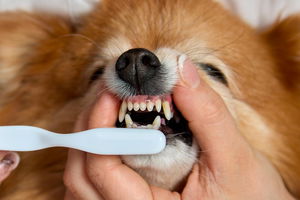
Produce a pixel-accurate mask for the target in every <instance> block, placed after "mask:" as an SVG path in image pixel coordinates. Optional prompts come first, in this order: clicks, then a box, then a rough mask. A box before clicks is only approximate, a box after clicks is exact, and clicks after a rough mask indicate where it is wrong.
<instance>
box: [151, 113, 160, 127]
mask: <svg viewBox="0 0 300 200" xmlns="http://www.w3.org/2000/svg"><path fill="white" fill-rule="evenodd" d="M160 123H161V118H160V116H159V115H158V116H156V117H155V119H154V121H153V123H152V126H153V128H154V129H159V127H160Z"/></svg>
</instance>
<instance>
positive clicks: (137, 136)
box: [55, 128, 166, 155]
mask: <svg viewBox="0 0 300 200" xmlns="http://www.w3.org/2000/svg"><path fill="white" fill-rule="evenodd" d="M87 135H89V136H87ZM56 141H57V143H56V145H55V146H67V147H70V148H74V149H80V150H83V151H86V152H89V153H94V154H102V155H134V154H156V153H159V152H161V151H162V150H163V149H164V147H165V144H166V138H165V136H164V135H163V134H162V133H161V132H160V131H157V130H154V129H152V130H150V129H129V128H99V129H92V130H87V131H83V132H78V133H73V134H67V135H60V140H56Z"/></svg>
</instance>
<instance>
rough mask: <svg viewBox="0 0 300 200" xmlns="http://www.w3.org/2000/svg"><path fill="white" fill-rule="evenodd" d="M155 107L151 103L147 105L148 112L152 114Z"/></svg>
mask: <svg viewBox="0 0 300 200" xmlns="http://www.w3.org/2000/svg"><path fill="white" fill-rule="evenodd" d="M153 107H154V103H153V102H151V101H149V102H148V103H147V110H148V111H150V112H151V111H152V110H153Z"/></svg>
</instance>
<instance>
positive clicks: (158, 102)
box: [155, 99, 161, 112]
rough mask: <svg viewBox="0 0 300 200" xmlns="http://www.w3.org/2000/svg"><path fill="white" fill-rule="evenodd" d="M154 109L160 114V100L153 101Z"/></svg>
mask: <svg viewBox="0 0 300 200" xmlns="http://www.w3.org/2000/svg"><path fill="white" fill-rule="evenodd" d="M155 108H156V111H157V112H160V110H161V100H160V99H158V100H156V101H155Z"/></svg>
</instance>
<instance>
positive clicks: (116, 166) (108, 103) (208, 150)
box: [64, 61, 293, 200]
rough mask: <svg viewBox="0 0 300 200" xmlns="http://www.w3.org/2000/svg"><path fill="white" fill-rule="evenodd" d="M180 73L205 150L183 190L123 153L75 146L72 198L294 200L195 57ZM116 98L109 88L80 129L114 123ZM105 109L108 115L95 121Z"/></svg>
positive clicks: (186, 108)
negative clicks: (142, 171)
mask: <svg viewBox="0 0 300 200" xmlns="http://www.w3.org/2000/svg"><path fill="white" fill-rule="evenodd" d="M180 77H181V80H180V81H179V82H178V84H177V86H176V87H175V89H174V91H173V99H174V101H175V103H176V105H177V108H178V109H179V111H180V112H181V113H182V115H183V116H184V117H185V119H186V120H187V121H188V124H189V128H190V130H191V131H192V133H193V136H194V138H195V141H196V142H197V143H198V145H199V146H200V147H201V149H202V152H201V155H200V158H199V161H198V162H197V163H195V165H194V168H193V170H192V172H191V174H190V175H189V177H188V179H187V183H186V185H185V187H184V189H183V191H182V192H181V193H178V192H172V191H167V190H165V189H162V188H158V187H155V186H151V185H149V184H148V183H147V182H146V181H144V180H143V178H142V177H141V176H140V175H139V174H137V173H136V172H135V171H133V170H132V169H131V168H129V167H128V166H126V165H125V164H123V163H122V161H121V159H120V157H119V156H102V155H93V154H88V153H84V152H80V151H77V150H70V152H69V157H68V162H67V166H66V170H65V176H64V181H65V185H66V187H67V192H66V195H65V199H66V200H74V199H76V200H77V199H85V200H127V199H128V200H135V199H136V200H140V199H144V200H167V199H174V200H179V199H184V200H186V199H188V200H192V199H201V200H213V199H216V200H220V199H230V200H234V199H237V200H240V199H244V200H248V199H249V200H253V199H262V200H269V199H270V200H271V199H272V200H276V199H278V200H282V199H293V197H292V196H291V195H290V194H289V192H288V191H287V189H286V188H285V186H284V184H283V181H282V179H281V177H280V175H279V173H278V172H277V170H276V169H275V168H274V167H273V166H272V165H271V164H270V162H269V161H268V160H267V159H266V158H265V157H264V156H263V155H261V154H260V153H259V152H257V151H255V150H254V149H253V148H252V147H251V146H250V145H249V144H248V143H247V142H246V140H245V139H244V138H243V137H242V135H241V134H240V133H239V131H238V129H237V128H236V126H235V123H234V120H233V118H232V116H231V115H230V113H229V111H228V110H227V108H226V106H225V104H224V102H223V100H222V99H221V97H220V96H219V95H218V94H217V93H216V92H214V91H213V90H212V89H211V88H210V87H209V86H208V85H207V84H206V83H205V82H204V81H202V80H201V79H200V77H199V76H198V73H197V69H196V67H195V66H194V65H193V64H192V63H191V62H190V61H186V62H185V64H184V67H183V69H181V70H180ZM116 102H117V100H116V99H115V97H113V95H111V94H109V93H103V94H102V95H101V96H100V97H99V99H98V100H97V102H96V103H95V104H94V105H93V106H92V107H91V108H90V109H89V110H86V111H85V112H84V113H83V114H82V115H81V117H80V119H79V120H78V123H77V126H76V130H75V131H81V130H85V129H88V128H96V127H113V126H114V123H115V121H116V119H117V113H118V104H117V103H116ZM99 110H101V111H102V112H101V115H103V116H106V118H105V119H104V120H101V121H99V120H95V119H99V118H98V117H97V116H98V115H99V112H95V111H99ZM102 119H103V118H102Z"/></svg>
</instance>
